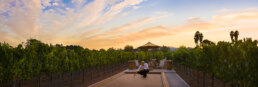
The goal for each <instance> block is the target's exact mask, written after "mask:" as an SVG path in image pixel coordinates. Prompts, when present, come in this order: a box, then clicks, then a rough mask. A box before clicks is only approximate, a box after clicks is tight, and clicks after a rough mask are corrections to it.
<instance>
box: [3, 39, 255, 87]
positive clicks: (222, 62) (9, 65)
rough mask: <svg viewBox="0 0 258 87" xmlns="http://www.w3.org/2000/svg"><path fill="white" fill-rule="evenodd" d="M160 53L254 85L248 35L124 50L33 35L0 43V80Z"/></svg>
mask: <svg viewBox="0 0 258 87" xmlns="http://www.w3.org/2000/svg"><path fill="white" fill-rule="evenodd" d="M164 57H167V58H169V59H172V60H173V61H174V62H176V63H178V64H181V65H184V66H186V67H188V68H191V69H196V70H198V71H202V72H205V73H207V74H210V75H212V76H213V77H215V78H217V79H219V80H221V81H222V82H224V83H227V84H229V85H230V86H232V87H235V86H237V87H257V86H258V83H257V82H258V73H257V72H258V68H257V66H258V63H257V61H258V47H257V41H256V40H254V41H253V40H252V39H251V38H246V39H243V40H236V41H234V42H224V41H221V42H218V43H217V44H215V43H211V42H209V41H207V43H206V42H205V41H203V42H202V43H201V44H200V45H197V46H196V47H195V48H186V47H180V48H178V49H177V50H176V51H162V50H161V51H152V52H144V51H130V50H129V51H128V50H122V49H113V48H109V49H108V50H104V49H100V50H89V49H85V48H82V47H80V46H62V45H59V44H56V45H52V44H45V43H43V42H41V41H39V40H36V39H29V40H28V41H27V42H26V43H22V44H19V45H18V46H17V47H12V46H10V45H9V44H7V43H0V71H1V72H0V83H1V84H4V83H6V82H10V81H18V80H27V79H31V78H33V77H37V76H40V75H52V74H63V73H69V72H73V71H79V70H85V69H89V68H94V67H102V66H107V65H112V64H119V63H125V62H127V61H128V60H134V59H137V60H145V61H147V60H150V59H154V58H155V59H157V60H158V61H159V60H160V59H162V58H164Z"/></svg>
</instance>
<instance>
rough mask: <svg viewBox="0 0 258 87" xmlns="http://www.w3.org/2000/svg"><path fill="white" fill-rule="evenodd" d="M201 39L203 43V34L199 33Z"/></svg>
mask: <svg viewBox="0 0 258 87" xmlns="http://www.w3.org/2000/svg"><path fill="white" fill-rule="evenodd" d="M199 39H200V43H202V40H203V34H202V33H200V34H199Z"/></svg>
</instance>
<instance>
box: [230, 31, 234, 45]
mask: <svg viewBox="0 0 258 87" xmlns="http://www.w3.org/2000/svg"><path fill="white" fill-rule="evenodd" d="M234 36H235V32H234V31H231V32H230V38H231V41H232V43H233V42H234Z"/></svg>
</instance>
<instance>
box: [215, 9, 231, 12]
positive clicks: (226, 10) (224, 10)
mask: <svg viewBox="0 0 258 87" xmlns="http://www.w3.org/2000/svg"><path fill="white" fill-rule="evenodd" d="M230 11H233V9H225V8H224V9H220V10H218V11H217V12H230Z"/></svg>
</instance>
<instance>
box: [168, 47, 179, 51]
mask: <svg viewBox="0 0 258 87" xmlns="http://www.w3.org/2000/svg"><path fill="white" fill-rule="evenodd" d="M169 49H170V51H175V50H177V49H178V48H176V47H169Z"/></svg>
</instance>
